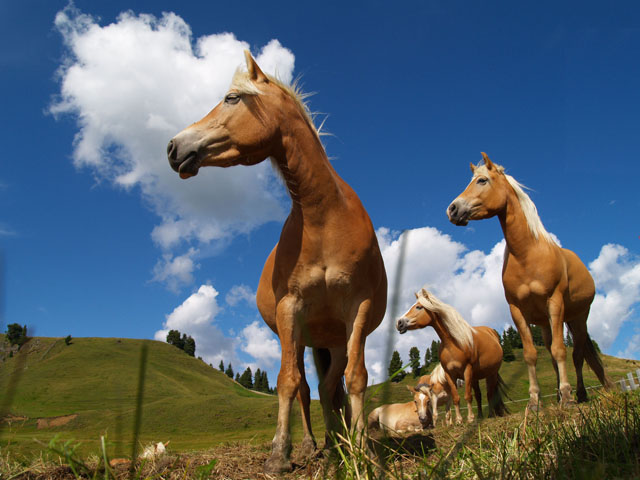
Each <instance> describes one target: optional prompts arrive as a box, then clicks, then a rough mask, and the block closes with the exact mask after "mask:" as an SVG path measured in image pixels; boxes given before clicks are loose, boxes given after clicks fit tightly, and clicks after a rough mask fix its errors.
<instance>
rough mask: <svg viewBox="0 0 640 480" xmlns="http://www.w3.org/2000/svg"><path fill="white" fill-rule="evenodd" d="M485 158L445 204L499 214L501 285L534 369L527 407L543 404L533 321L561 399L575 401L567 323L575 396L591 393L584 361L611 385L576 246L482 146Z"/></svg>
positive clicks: (453, 209)
mask: <svg viewBox="0 0 640 480" xmlns="http://www.w3.org/2000/svg"><path fill="white" fill-rule="evenodd" d="M482 157H483V159H484V165H479V166H475V165H473V164H471V172H472V173H473V177H472V178H471V182H470V183H469V185H468V186H467V188H466V189H465V190H464V192H462V193H461V194H460V195H459V196H458V198H456V199H455V200H454V201H453V202H451V204H450V205H449V207H448V209H447V215H448V216H449V220H450V221H451V222H452V223H454V224H456V225H466V224H467V223H469V220H482V219H484V218H490V217H493V216H497V217H498V219H499V220H500V226H501V227H502V232H503V234H504V238H505V240H506V247H505V250H504V264H503V266H502V284H503V286H504V294H505V297H506V299H507V303H508V304H509V309H510V310H511V317H512V318H513V323H515V325H516V328H517V329H518V332H519V333H520V338H522V345H523V355H524V361H525V362H526V364H527V367H528V370H529V404H528V406H527V407H528V408H530V409H534V410H535V409H537V408H538V406H539V404H540V387H539V385H538V379H537V377H536V361H537V357H538V353H537V351H536V348H535V346H534V344H533V338H532V335H531V329H530V327H529V325H532V324H533V325H539V326H540V327H541V328H542V338H543V339H544V343H545V346H546V348H547V350H549V353H551V358H552V362H553V368H554V370H555V372H556V379H557V387H558V399H559V401H560V403H561V405H562V404H565V403H569V402H573V398H572V395H571V385H570V384H569V377H568V375H567V367H566V356H567V350H566V348H565V346H564V328H563V326H564V324H565V323H566V324H567V328H568V329H569V331H570V332H571V336H572V337H573V364H574V366H575V368H576V377H577V394H578V401H579V402H584V401H586V400H587V391H586V389H585V387H584V381H583V379H582V364H583V361H584V360H586V361H587V363H588V364H589V366H590V367H591V369H592V370H593V371H594V373H595V374H596V376H597V377H598V380H600V383H602V385H603V386H604V387H607V388H610V387H611V386H612V385H613V384H612V382H611V380H610V379H609V377H608V376H607V375H606V373H605V371H604V367H603V366H602V361H601V360H600V357H599V356H598V352H597V351H596V349H595V347H594V346H593V343H592V342H591V338H590V337H589V333H588V332H587V317H588V316H589V309H590V308H591V302H592V301H593V298H594V296H595V292H596V290H595V285H594V282H593V278H592V277H591V274H590V273H589V270H587V267H585V265H584V264H583V263H582V261H580V259H579V258H578V256H577V255H576V254H575V253H573V252H572V251H571V250H567V249H566V248H561V247H560V246H559V245H558V244H557V243H556V242H555V241H554V240H553V238H552V237H551V235H549V232H547V231H546V230H545V228H544V226H543V225H542V222H541V221H540V217H539V216H538V211H537V209H536V206H535V205H534V203H533V202H532V201H531V199H530V198H529V196H528V195H527V194H526V193H525V192H524V190H523V187H522V185H520V184H519V183H518V182H517V181H516V180H515V179H514V178H513V177H511V176H510V175H507V174H505V173H504V168H503V167H501V166H500V165H497V164H494V163H493V162H492V161H491V160H490V159H489V157H488V156H487V154H486V153H484V152H483V153H482Z"/></svg>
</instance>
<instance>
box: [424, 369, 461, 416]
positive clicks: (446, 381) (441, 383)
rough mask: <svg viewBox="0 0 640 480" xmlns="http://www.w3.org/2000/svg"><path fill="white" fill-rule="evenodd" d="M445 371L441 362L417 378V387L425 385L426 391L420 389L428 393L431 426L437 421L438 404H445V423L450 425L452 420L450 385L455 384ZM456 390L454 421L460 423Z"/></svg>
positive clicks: (458, 397) (458, 400) (458, 398)
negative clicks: (427, 373)
mask: <svg viewBox="0 0 640 480" xmlns="http://www.w3.org/2000/svg"><path fill="white" fill-rule="evenodd" d="M447 377H448V375H447V372H445V371H444V368H442V364H441V363H438V365H436V368H434V369H433V371H432V372H431V373H430V374H429V375H423V376H421V377H420V378H419V379H418V386H417V387H416V388H418V387H421V386H422V385H425V386H426V387H427V388H426V391H425V390H424V389H423V390H422V391H423V392H424V393H426V394H427V395H429V400H430V402H431V410H432V413H431V417H432V418H433V426H434V427H435V426H436V425H437V423H438V407H439V406H440V405H444V406H445V410H446V415H445V423H446V424H447V425H452V424H453V421H452V419H451V403H452V400H453V392H452V391H451V386H452V385H454V386H455V382H454V381H453V380H452V379H451V377H449V378H447ZM457 393H458V392H457V391H456V399H457V401H456V404H455V405H454V408H455V411H456V423H462V415H460V396H459V395H457Z"/></svg>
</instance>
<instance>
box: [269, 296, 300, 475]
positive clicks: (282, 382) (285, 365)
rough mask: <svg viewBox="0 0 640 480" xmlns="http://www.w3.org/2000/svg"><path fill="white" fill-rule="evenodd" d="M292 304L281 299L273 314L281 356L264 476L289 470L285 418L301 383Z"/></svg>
mask: <svg viewBox="0 0 640 480" xmlns="http://www.w3.org/2000/svg"><path fill="white" fill-rule="evenodd" d="M293 303H294V302H292V301H289V302H287V301H286V300H284V299H283V300H281V302H280V304H279V305H278V308H277V310H276V321H277V325H278V335H279V337H280V346H281V351H282V353H281V361H280V372H279V373H278V423H277V425H276V434H275V436H274V437H273V441H272V443H271V456H270V457H269V459H268V460H267V461H266V463H265V465H264V470H265V472H267V473H282V472H286V471H290V470H291V469H292V465H291V458H290V456H291V433H290V430H289V428H290V425H289V415H290V413H291V405H292V403H293V399H294V397H296V395H297V394H298V389H299V387H300V383H301V380H302V375H301V373H300V369H299V366H298V333H297V332H296V331H295V330H296V328H295V327H296V324H295V322H294V315H293V309H292V308H291V306H292V304H293Z"/></svg>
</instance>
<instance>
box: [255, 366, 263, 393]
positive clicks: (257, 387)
mask: <svg viewBox="0 0 640 480" xmlns="http://www.w3.org/2000/svg"><path fill="white" fill-rule="evenodd" d="M253 389H254V390H256V391H257V392H261V391H262V370H260V369H259V368H257V369H256V373H255V374H254V376H253Z"/></svg>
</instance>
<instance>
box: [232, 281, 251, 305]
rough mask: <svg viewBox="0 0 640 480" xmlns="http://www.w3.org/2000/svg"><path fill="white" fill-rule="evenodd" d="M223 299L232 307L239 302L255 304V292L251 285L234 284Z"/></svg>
mask: <svg viewBox="0 0 640 480" xmlns="http://www.w3.org/2000/svg"><path fill="white" fill-rule="evenodd" d="M225 301H226V302H227V304H229V305H230V306H232V307H235V306H236V305H238V304H239V303H240V302H243V301H244V302H247V303H248V304H249V305H251V306H255V304H256V292H254V291H253V290H251V287H249V286H247V285H234V286H233V287H231V290H229V293H227V296H226V297H225Z"/></svg>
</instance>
